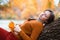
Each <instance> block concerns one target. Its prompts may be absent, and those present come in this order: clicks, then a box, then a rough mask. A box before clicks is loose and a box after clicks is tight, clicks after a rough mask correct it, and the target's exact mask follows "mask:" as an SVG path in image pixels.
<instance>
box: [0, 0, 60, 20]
mask: <svg viewBox="0 0 60 40" xmlns="http://www.w3.org/2000/svg"><path fill="white" fill-rule="evenodd" d="M46 9H52V10H53V11H54V12H55V14H56V13H57V14H60V0H0V19H14V20H21V19H27V18H30V17H32V18H37V16H38V15H39V14H40V13H41V12H42V11H44V10H46Z"/></svg>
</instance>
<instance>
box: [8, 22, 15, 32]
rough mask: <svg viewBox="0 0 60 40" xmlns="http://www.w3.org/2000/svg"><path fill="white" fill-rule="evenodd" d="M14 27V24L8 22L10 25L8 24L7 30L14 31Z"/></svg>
mask: <svg viewBox="0 0 60 40" xmlns="http://www.w3.org/2000/svg"><path fill="white" fill-rule="evenodd" d="M14 25H15V24H14V22H10V23H9V25H8V26H9V28H10V29H11V31H13V30H14Z"/></svg>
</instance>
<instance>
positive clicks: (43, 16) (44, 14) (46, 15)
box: [39, 11, 50, 21]
mask: <svg viewBox="0 0 60 40" xmlns="http://www.w3.org/2000/svg"><path fill="white" fill-rule="evenodd" d="M49 17H50V12H49V11H44V12H42V13H41V14H40V16H39V19H40V20H42V21H46V20H47V19H48V18H49Z"/></svg>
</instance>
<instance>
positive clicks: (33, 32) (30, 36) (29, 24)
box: [19, 20, 43, 40]
mask: <svg viewBox="0 0 60 40" xmlns="http://www.w3.org/2000/svg"><path fill="white" fill-rule="evenodd" d="M21 29H22V31H20V33H19V34H20V36H21V37H22V39H23V40H37V38H38V36H39V34H40V33H41V32H42V30H43V24H42V22H39V21H37V20H31V21H26V22H25V23H24V24H23V25H21Z"/></svg>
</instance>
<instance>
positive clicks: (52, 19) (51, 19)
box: [45, 10, 55, 24]
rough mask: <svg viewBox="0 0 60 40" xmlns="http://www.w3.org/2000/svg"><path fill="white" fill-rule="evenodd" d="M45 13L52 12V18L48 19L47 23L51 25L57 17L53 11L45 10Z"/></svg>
mask: <svg viewBox="0 0 60 40" xmlns="http://www.w3.org/2000/svg"><path fill="white" fill-rule="evenodd" d="M45 11H49V12H50V17H49V18H48V19H47V23H46V24H49V23H51V22H53V21H54V18H55V16H54V13H53V11H52V10H45Z"/></svg>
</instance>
